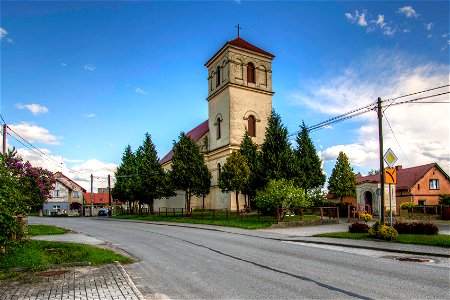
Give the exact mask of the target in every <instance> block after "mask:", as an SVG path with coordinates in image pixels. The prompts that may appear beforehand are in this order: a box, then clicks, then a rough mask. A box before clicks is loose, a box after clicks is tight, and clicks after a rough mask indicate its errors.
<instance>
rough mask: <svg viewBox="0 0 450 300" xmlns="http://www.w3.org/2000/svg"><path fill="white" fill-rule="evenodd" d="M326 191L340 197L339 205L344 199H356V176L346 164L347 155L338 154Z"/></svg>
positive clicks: (347, 163)
mask: <svg viewBox="0 0 450 300" xmlns="http://www.w3.org/2000/svg"><path fill="white" fill-rule="evenodd" d="M328 190H329V191H330V193H332V194H334V195H335V196H337V197H340V198H341V203H342V199H343V198H344V197H356V176H355V174H354V173H353V168H352V167H351V166H350V163H349V162H348V157H347V155H345V153H344V152H342V151H341V152H339V156H338V158H337V161H336V165H335V166H334V168H333V171H332V172H331V176H330V179H329V180H328Z"/></svg>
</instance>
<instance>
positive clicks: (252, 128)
mask: <svg viewBox="0 0 450 300" xmlns="http://www.w3.org/2000/svg"><path fill="white" fill-rule="evenodd" d="M247 131H248V135H249V136H256V118H255V116H254V115H250V116H248V126H247Z"/></svg>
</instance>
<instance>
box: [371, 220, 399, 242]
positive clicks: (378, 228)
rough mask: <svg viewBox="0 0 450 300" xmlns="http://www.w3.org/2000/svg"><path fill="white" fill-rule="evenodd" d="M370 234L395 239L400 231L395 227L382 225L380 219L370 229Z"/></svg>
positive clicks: (389, 239) (384, 238)
mask: <svg viewBox="0 0 450 300" xmlns="http://www.w3.org/2000/svg"><path fill="white" fill-rule="evenodd" d="M369 234H370V235H371V236H373V237H376V238H379V239H382V240H387V241H393V240H395V239H396V238H397V237H398V232H397V230H395V228H394V227H391V226H388V225H382V224H381V223H380V222H378V221H377V222H375V224H373V226H372V227H371V228H370V229H369Z"/></svg>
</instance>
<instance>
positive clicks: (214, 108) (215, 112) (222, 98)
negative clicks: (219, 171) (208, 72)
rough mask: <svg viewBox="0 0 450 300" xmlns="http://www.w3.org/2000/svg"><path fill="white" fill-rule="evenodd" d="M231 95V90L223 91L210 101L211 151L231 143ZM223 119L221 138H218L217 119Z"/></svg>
mask: <svg viewBox="0 0 450 300" xmlns="http://www.w3.org/2000/svg"><path fill="white" fill-rule="evenodd" d="M229 99H230V95H229V89H225V90H223V91H222V92H221V93H220V94H218V95H216V96H215V97H213V98H212V99H210V100H209V103H208V115H209V124H208V125H209V146H210V148H209V149H210V151H213V150H215V149H217V148H220V147H223V146H226V145H228V144H229V143H230V123H229V121H228V120H229V119H230V100H229ZM218 117H220V118H221V123H220V138H219V139H218V138H217V126H218V124H217V118H218Z"/></svg>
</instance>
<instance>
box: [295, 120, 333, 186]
mask: <svg viewBox="0 0 450 300" xmlns="http://www.w3.org/2000/svg"><path fill="white" fill-rule="evenodd" d="M300 128H301V130H300V132H299V133H298V135H297V149H296V151H295V154H296V156H297V163H298V168H297V170H298V172H299V175H298V177H299V180H300V182H299V185H300V186H301V187H302V188H303V189H304V190H305V192H306V193H308V190H311V189H314V188H320V187H323V185H324V184H325V180H326V176H325V174H324V173H323V170H322V162H321V161H320V157H319V156H318V155H317V152H316V148H315V147H314V144H313V142H312V141H311V138H310V137H309V133H308V128H307V127H306V125H305V122H302V125H301V126H300Z"/></svg>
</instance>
